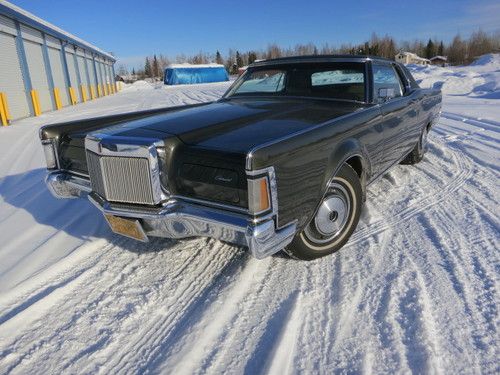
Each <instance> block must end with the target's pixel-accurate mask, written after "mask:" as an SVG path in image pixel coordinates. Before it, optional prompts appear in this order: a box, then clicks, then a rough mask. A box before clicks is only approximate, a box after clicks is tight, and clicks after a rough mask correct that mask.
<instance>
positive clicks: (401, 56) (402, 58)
mask: <svg viewBox="0 0 500 375" xmlns="http://www.w3.org/2000/svg"><path fill="white" fill-rule="evenodd" d="M395 60H396V61H397V62H399V63H402V64H417V65H429V64H430V63H431V61H430V60H429V59H424V58H423V57H420V56H418V55H417V54H416V53H412V52H399V53H398V54H397V55H396V58H395Z"/></svg>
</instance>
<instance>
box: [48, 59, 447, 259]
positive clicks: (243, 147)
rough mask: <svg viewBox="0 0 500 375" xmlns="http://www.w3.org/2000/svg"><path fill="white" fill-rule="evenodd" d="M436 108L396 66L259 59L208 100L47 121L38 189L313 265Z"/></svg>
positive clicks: (115, 222) (416, 149) (144, 232)
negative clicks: (43, 186) (43, 175)
mask: <svg viewBox="0 0 500 375" xmlns="http://www.w3.org/2000/svg"><path fill="white" fill-rule="evenodd" d="M440 108H441V93H440V91H439V90H433V89H421V88H420V87H419V86H418V85H417V83H416V82H415V80H414V79H413V77H412V76H411V74H410V72H409V71H408V70H407V69H406V67H404V66H403V65H401V64H398V63H395V62H394V61H390V60H386V59H382V58H377V57H369V56H309V57H304V56H302V57H289V58H281V59H275V60H267V61H260V62H257V63H255V64H252V65H251V66H249V67H248V70H247V71H246V72H245V73H244V74H243V75H242V76H241V77H240V78H239V79H237V80H236V81H235V82H234V83H233V85H232V86H231V87H230V88H229V90H228V91H227V92H226V94H225V95H224V96H223V97H222V98H221V99H220V100H218V101H216V102H213V103H203V104H196V105H188V106H181V107H170V108H162V109H156V110H150V111H143V112H134V113H127V114H123V115H115V116H107V117H101V118H94V119H87V120H81V121H74V122H67V123H63V124H57V125H50V126H45V127H43V128H42V129H41V131H40V137H41V140H42V144H43V147H44V151H45V155H46V159H47V166H48V169H49V170H50V173H49V174H48V176H47V184H48V186H49V188H50V189H51V191H52V192H53V193H54V195H55V196H56V197H63V198H70V197H80V196H83V195H87V196H88V198H89V199H90V201H91V202H92V203H94V204H95V205H96V206H97V208H99V209H100V210H101V211H102V212H103V213H104V215H105V217H106V219H107V221H108V222H109V224H110V226H111V228H112V230H113V231H115V232H117V233H120V234H123V235H125V236H129V237H132V238H135V239H138V240H141V241H147V239H148V236H160V237H170V238H184V237H191V236H209V237H214V238H217V239H220V240H223V241H227V242H230V243H234V244H237V245H243V246H247V247H248V248H249V249H250V251H251V253H252V254H253V255H254V256H255V257H257V258H263V257H265V256H268V255H271V254H273V253H276V252H278V251H280V250H282V249H285V250H286V252H287V253H288V254H290V255H292V256H294V257H296V258H300V259H314V258H317V257H320V256H324V255H327V254H330V253H332V252H334V251H336V250H338V249H340V247H342V245H344V244H345V243H346V242H347V240H348V239H349V236H350V235H351V233H352V232H353V231H354V229H355V228H356V225H357V223H358V220H359V215H360V211H361V207H362V204H363V201H364V199H365V196H366V188H367V186H368V185H369V184H370V183H371V182H373V181H374V180H375V179H376V178H377V177H379V176H381V175H383V174H384V173H385V172H386V171H387V170H388V169H389V168H390V167H391V166H393V165H395V164H398V163H400V162H403V163H407V164H414V163H417V162H419V161H420V160H421V159H422V157H423V155H424V152H425V147H426V140H427V134H428V132H429V130H430V129H431V127H432V125H433V124H434V123H435V122H436V121H437V119H438V116H439V113H440Z"/></svg>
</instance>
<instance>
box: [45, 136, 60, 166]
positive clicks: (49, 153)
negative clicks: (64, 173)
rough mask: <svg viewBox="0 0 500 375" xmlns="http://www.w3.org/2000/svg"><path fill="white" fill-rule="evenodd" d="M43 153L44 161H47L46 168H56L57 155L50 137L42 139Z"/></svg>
mask: <svg viewBox="0 0 500 375" xmlns="http://www.w3.org/2000/svg"><path fill="white" fill-rule="evenodd" d="M42 148H43V153H44V154H45V162H46V163H47V169H55V168H57V155H56V148H55V145H54V142H53V141H52V140H51V139H46V140H43V141H42Z"/></svg>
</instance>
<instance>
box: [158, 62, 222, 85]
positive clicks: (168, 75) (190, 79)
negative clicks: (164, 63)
mask: <svg viewBox="0 0 500 375" xmlns="http://www.w3.org/2000/svg"><path fill="white" fill-rule="evenodd" d="M224 81H229V76H228V75H227V72H226V69H225V68H224V67H223V66H214V67H196V66H190V67H169V68H167V69H165V80H164V82H165V84H166V85H189V84H193V83H209V82H224Z"/></svg>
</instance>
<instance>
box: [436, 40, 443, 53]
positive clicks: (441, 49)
mask: <svg viewBox="0 0 500 375" xmlns="http://www.w3.org/2000/svg"><path fill="white" fill-rule="evenodd" d="M437 54H438V55H439V56H444V45H443V41H441V43H439V47H438V51H437Z"/></svg>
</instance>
